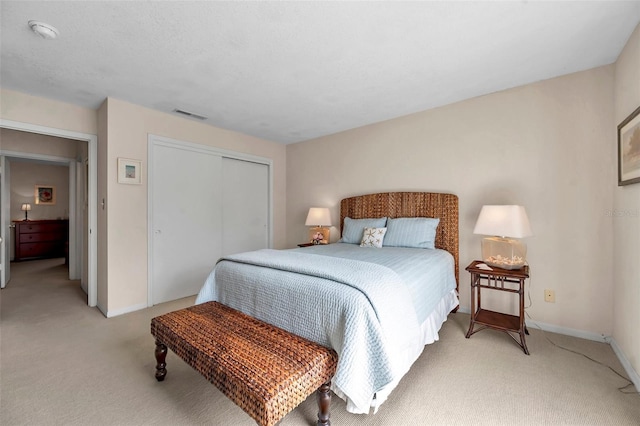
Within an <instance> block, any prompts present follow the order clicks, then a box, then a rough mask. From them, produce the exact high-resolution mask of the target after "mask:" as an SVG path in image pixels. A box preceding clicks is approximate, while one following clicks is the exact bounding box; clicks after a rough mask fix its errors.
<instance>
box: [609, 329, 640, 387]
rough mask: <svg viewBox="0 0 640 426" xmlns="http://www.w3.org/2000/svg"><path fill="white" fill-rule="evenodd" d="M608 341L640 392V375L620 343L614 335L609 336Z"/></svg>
mask: <svg viewBox="0 0 640 426" xmlns="http://www.w3.org/2000/svg"><path fill="white" fill-rule="evenodd" d="M606 340H607V343H609V345H611V348H612V349H613V352H615V354H616V356H617V357H618V360H620V364H622V366H623V367H624V371H626V372H627V374H628V375H629V379H630V380H631V381H632V382H633V385H634V386H635V387H636V391H638V392H640V375H638V373H637V372H636V370H634V369H633V366H632V365H631V363H630V362H629V360H628V359H627V357H626V356H625V355H624V352H622V349H620V346H618V343H617V342H616V341H615V339H614V338H613V337H607V339H606Z"/></svg>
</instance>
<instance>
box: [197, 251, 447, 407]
mask: <svg viewBox="0 0 640 426" xmlns="http://www.w3.org/2000/svg"><path fill="white" fill-rule="evenodd" d="M332 246H333V247H332ZM388 249H390V250H388ZM370 250H378V252H370V253H369V255H368V256H369V257H373V258H376V259H377V263H376V262H374V263H372V262H369V261H365V258H366V257H367V254H366V251H370ZM384 251H386V252H387V255H384V254H383V252H384ZM413 251H416V252H417V254H418V255H420V256H419V257H422V255H424V254H425V252H431V254H432V255H433V253H436V252H438V251H436V250H425V249H398V248H384V249H368V248H361V247H358V246H355V245H351V244H331V245H329V246H323V247H310V248H304V249H300V250H298V249H296V250H258V251H254V252H247V253H241V254H237V255H232V256H228V257H225V258H223V259H221V260H220V261H219V262H218V263H217V265H216V267H215V269H214V270H213V271H212V273H211V274H210V275H209V277H208V278H207V280H206V282H205V285H204V286H203V288H202V289H201V291H200V294H199V295H198V298H197V299H196V303H204V302H206V301H210V300H217V301H220V302H221V303H224V304H226V305H228V306H231V307H233V308H235V309H238V310H240V311H242V312H245V313H247V314H249V315H251V316H254V317H256V318H258V319H260V320H263V321H265V322H268V323H271V324H274V325H276V326H278V327H281V328H283V329H285V330H288V331H290V332H292V333H294V334H297V335H300V336H302V337H305V338H307V339H310V340H313V341H315V342H318V343H320V344H322V345H325V346H329V347H332V348H333V349H335V350H336V352H337V353H338V369H337V371H336V375H335V377H334V379H333V384H332V385H333V387H334V388H336V389H337V390H339V391H340V392H341V393H342V394H343V395H344V396H345V397H346V398H347V399H348V400H347V403H348V404H347V405H348V409H349V411H352V412H359V413H367V412H369V409H370V407H371V405H372V400H373V398H374V395H375V394H376V392H377V391H379V390H380V389H382V388H383V387H385V385H388V384H390V383H392V382H397V381H398V380H399V378H400V377H401V376H402V375H404V374H405V372H406V371H408V369H409V367H410V363H409V365H407V360H406V356H405V353H406V352H407V351H409V350H410V348H411V347H412V345H414V344H415V339H416V336H417V335H418V334H419V333H420V323H421V322H422V318H421V317H423V316H425V315H424V313H425V312H426V310H427V309H428V307H426V305H430V304H432V302H427V303H426V305H425V303H423V296H424V294H418V293H425V292H427V293H428V292H430V291H431V292H432V291H433V289H431V290H429V291H427V290H426V288H425V283H424V282H423V281H422V279H420V280H418V281H419V282H418V283H410V284H408V283H407V281H406V279H407V278H411V277H413V278H416V277H420V278H424V274H425V273H426V272H424V271H423V272H420V271H419V270H416V267H415V265H413V264H415V263H416V262H417V263H423V262H424V260H423V261H416V260H413V261H411V260H409V261H408V262H407V260H408V259H410V257H411V256H409V255H408V254H409V252H413ZM349 253H351V255H349ZM444 253H446V252H444ZM345 256H346V258H345ZM349 257H351V258H349ZM385 263H387V264H388V265H390V266H385ZM427 263H429V262H427ZM445 263H446V262H445ZM411 265H413V266H411ZM396 268H397V269H398V270H395V269H396ZM432 268H433V265H432ZM418 269H420V268H418ZM427 269H429V268H427ZM436 269H438V268H436ZM450 271H451V274H450V275H451V276H453V266H452V264H451V266H450ZM403 275H405V276H404V277H403ZM427 275H428V273H427ZM447 281H448V280H444V282H443V283H440V284H438V285H436V287H442V290H437V291H435V292H436V293H442V294H441V295H440V296H433V299H434V300H435V304H437V303H438V301H439V300H440V299H441V298H442V297H443V296H444V294H446V293H447V292H450V291H451V287H450V284H451V283H450V282H447ZM452 288H455V278H454V279H453V287H452ZM416 296H418V299H420V300H415V299H416ZM431 298H432V297H427V299H431ZM414 302H417V303H414ZM432 309H433V308H432ZM412 362H413V360H412V361H411V363H412Z"/></svg>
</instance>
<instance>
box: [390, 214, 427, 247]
mask: <svg viewBox="0 0 640 426" xmlns="http://www.w3.org/2000/svg"><path fill="white" fill-rule="evenodd" d="M439 223H440V219H439V218H435V219H434V218H428V217H400V218H397V219H391V218H389V220H388V221H387V234H386V235H385V237H384V242H383V243H382V245H383V246H384V247H410V248H428V249H433V248H435V242H436V229H437V228H438V224H439Z"/></svg>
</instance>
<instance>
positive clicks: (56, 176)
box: [9, 161, 69, 220]
mask: <svg viewBox="0 0 640 426" xmlns="http://www.w3.org/2000/svg"><path fill="white" fill-rule="evenodd" d="M9 167H10V168H11V219H12V220H22V219H24V212H23V211H21V210H20V207H21V205H22V203H30V204H31V211H30V212H29V219H32V220H39V219H68V218H69V167H68V166H57V165H49V164H39V163H32V162H23V161H10V166H9ZM43 184H44V185H52V186H54V187H55V190H56V203H55V204H54V205H42V204H38V205H36V204H35V202H34V196H35V185H43Z"/></svg>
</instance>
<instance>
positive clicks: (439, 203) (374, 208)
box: [340, 192, 460, 284]
mask: <svg viewBox="0 0 640 426" xmlns="http://www.w3.org/2000/svg"><path fill="white" fill-rule="evenodd" d="M385 216H386V217H392V218H396V217H439V218H440V224H439V225H438V229H437V231H436V243H435V245H436V248H439V249H442V250H446V251H448V252H449V253H451V254H452V255H453V258H454V259H455V274H456V283H458V284H460V281H459V279H458V269H459V264H458V263H459V259H458V257H459V256H458V250H459V245H458V196H457V195H453V194H440V193H436V192H383V193H379V194H369V195H359V196H357V197H350V198H345V199H343V200H342V201H341V202H340V232H341V233H342V228H343V226H344V218H345V217H350V218H352V219H364V218H369V217H385Z"/></svg>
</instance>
